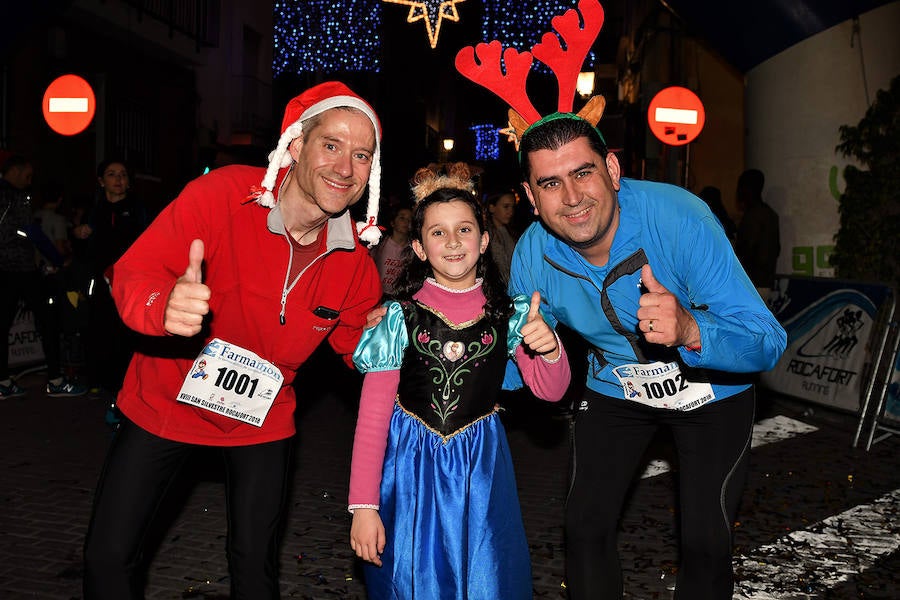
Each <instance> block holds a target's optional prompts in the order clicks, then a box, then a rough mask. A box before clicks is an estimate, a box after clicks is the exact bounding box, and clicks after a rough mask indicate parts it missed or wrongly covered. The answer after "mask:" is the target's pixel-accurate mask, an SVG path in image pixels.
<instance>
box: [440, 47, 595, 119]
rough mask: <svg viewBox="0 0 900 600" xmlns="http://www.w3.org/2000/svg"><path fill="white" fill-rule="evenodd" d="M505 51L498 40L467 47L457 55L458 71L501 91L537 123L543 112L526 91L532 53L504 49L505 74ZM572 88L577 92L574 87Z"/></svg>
mask: <svg viewBox="0 0 900 600" xmlns="http://www.w3.org/2000/svg"><path fill="white" fill-rule="evenodd" d="M501 50H502V45H501V44H500V42H498V41H497V40H494V41H493V42H491V43H489V44H485V43H480V44H478V45H476V46H475V47H474V48H473V47H472V46H466V47H465V48H462V49H461V50H460V51H459V52H458V53H457V54H456V70H457V71H459V72H460V73H461V74H462V75H464V76H465V77H467V78H469V79H471V80H472V81H474V82H475V83H477V84H478V85H480V86H482V87H484V88H487V89H488V90H490V91H492V92H494V93H495V94H497V95H498V96H499V97H500V98H501V99H502V100H504V101H505V102H506V103H507V104H509V105H510V107H512V109H513V110H515V111H516V112H517V113H519V114H520V115H522V117H523V118H525V119H526V120H527V121H528V122H529V123H534V122H535V121H537V120H539V119H540V118H541V114H540V113H539V112H538V111H537V109H536V108H534V106H533V105H532V104H531V100H529V99H528V96H527V94H526V93H525V80H526V79H527V78H528V72H529V71H530V70H531V62H532V58H531V52H518V51H517V50H516V49H515V48H507V49H506V50H504V51H503V64H505V65H506V73H504V72H503V65H501V62H500V51H501ZM476 57H477V61H476ZM582 60H584V59H583V57H582ZM579 67H580V65H579ZM576 77H577V74H576ZM572 89H573V91H574V87H573V88H572Z"/></svg>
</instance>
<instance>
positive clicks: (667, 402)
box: [613, 362, 716, 410]
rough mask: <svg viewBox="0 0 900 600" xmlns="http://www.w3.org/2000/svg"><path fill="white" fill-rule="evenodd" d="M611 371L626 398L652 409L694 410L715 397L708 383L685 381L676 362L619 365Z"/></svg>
mask: <svg viewBox="0 0 900 600" xmlns="http://www.w3.org/2000/svg"><path fill="white" fill-rule="evenodd" d="M613 374H614V375H615V376H616V377H617V378H618V379H619V382H620V383H621V384H622V392H623V394H624V398H625V399H626V400H631V401H633V402H640V403H641V404H646V405H647V406H652V407H654V408H668V409H671V410H694V409H695V408H699V407H701V406H703V405H704V404H706V403H707V402H710V401H712V400H714V399H715V397H716V396H715V394H714V393H713V389H712V386H711V385H710V384H708V383H703V382H693V381H688V380H687V379H686V378H685V376H684V373H682V372H681V368H680V367H679V366H678V363H676V362H670V363H664V362H654V363H648V364H632V365H622V366H620V367H616V368H615V369H613Z"/></svg>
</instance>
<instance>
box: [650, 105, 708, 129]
mask: <svg viewBox="0 0 900 600" xmlns="http://www.w3.org/2000/svg"><path fill="white" fill-rule="evenodd" d="M697 114H698V113H697V111H696V110H685V109H682V108H657V109H656V114H655V115H654V118H655V119H656V122H657V123H683V124H685V125H696V124H697Z"/></svg>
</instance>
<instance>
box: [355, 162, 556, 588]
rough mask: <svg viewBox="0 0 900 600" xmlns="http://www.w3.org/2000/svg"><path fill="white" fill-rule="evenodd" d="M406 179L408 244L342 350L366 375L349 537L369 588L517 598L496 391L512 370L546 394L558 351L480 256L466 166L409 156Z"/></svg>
mask: <svg viewBox="0 0 900 600" xmlns="http://www.w3.org/2000/svg"><path fill="white" fill-rule="evenodd" d="M415 182H416V185H415V187H414V190H413V191H414V194H415V196H416V198H417V199H418V203H417V204H416V207H415V211H414V215H413V223H412V231H411V237H412V250H413V252H414V253H415V257H414V258H413V259H412V261H411V262H410V263H408V266H407V268H406V270H405V271H404V272H403V274H402V275H401V278H400V280H399V281H398V282H397V284H398V285H397V287H398V289H397V298H398V300H397V301H393V302H389V303H387V304H386V306H387V314H386V315H385V316H384V318H383V319H382V320H381V321H380V323H379V324H378V325H377V326H376V327H374V328H372V329H368V330H366V331H365V332H364V333H363V338H362V339H361V340H360V343H359V346H358V347H357V349H356V352H355V353H354V362H355V363H356V365H357V367H358V368H359V369H360V370H361V371H363V372H364V373H366V375H365V379H364V382H363V389H362V394H361V400H360V410H359V417H358V419H357V427H356V436H355V439H354V444H353V458H352V466H351V474H350V497H349V509H350V511H351V512H352V513H353V523H352V526H351V531H350V544H351V547H352V548H353V550H354V551H355V552H356V554H357V556H359V557H360V558H362V559H364V560H366V561H368V562H370V563H372V564H370V565H366V590H367V594H368V597H369V599H370V600H387V599H391V600H401V599H406V598H485V599H487V598H491V599H506V600H524V599H526V598H531V597H532V581H531V568H530V557H529V554H528V544H527V541H526V538H525V530H524V527H523V525H522V516H521V513H520V511H519V502H518V497H517V494H516V484H515V474H514V473H513V465H512V459H511V457H510V454H509V446H508V445H507V441H506V434H505V431H504V428H503V424H502V423H501V421H500V418H499V414H498V412H497V411H498V407H497V400H498V394H499V392H500V389H501V386H502V387H506V388H510V387H519V386H520V385H521V381H522V378H524V380H525V382H526V383H528V385H529V386H530V387H531V388H532V389H533V390H534V392H535V393H536V394H537V395H538V396H539V397H541V398H543V399H545V400H549V401H553V402H555V401H557V400H559V399H560V398H561V397H562V395H563V393H564V392H565V390H566V387H567V385H568V383H569V367H568V362H567V360H566V356H565V353H564V352H563V349H562V346H561V345H560V344H559V340H558V338H557V337H556V336H555V334H554V332H553V330H551V329H550V328H549V327H548V326H547V324H546V323H545V322H544V320H543V318H542V317H541V314H540V311H539V307H540V300H541V299H540V296H539V295H538V294H533V295H530V297H529V296H520V297H517V298H515V299H514V300H513V301H512V302H510V298H509V297H508V296H507V295H506V293H505V291H504V289H503V287H502V286H500V285H499V282H498V281H497V278H496V273H495V271H494V269H493V266H494V265H493V262H492V261H490V260H485V258H484V254H485V251H486V250H487V248H488V246H489V240H490V236H489V234H488V233H487V232H486V231H485V230H484V229H483V223H484V221H483V215H482V206H481V204H480V203H479V202H478V201H477V200H476V198H475V196H474V194H473V185H472V183H471V181H470V179H469V177H468V170H466V169H462V170H459V169H455V170H453V171H451V173H450V174H448V175H443V176H436V175H435V173H434V172H433V171H431V170H429V169H421V170H420V171H419V173H417V177H416V179H415ZM511 359H514V361H515V363H513V362H511ZM520 371H521V378H520V375H519V373H520Z"/></svg>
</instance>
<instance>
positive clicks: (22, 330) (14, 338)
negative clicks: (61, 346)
mask: <svg viewBox="0 0 900 600" xmlns="http://www.w3.org/2000/svg"><path fill="white" fill-rule="evenodd" d="M6 347H7V349H8V351H7V354H8V356H9V367H10V369H16V368H18V367H28V366H32V365H36V364H40V363H41V362H43V361H44V351H43V349H42V348H41V336H40V334H39V333H38V332H37V327H35V325H34V315H32V313H31V311H27V310H25V305H24V304H22V303H21V302H19V310H18V312H17V313H16V320H15V321H13V324H12V327H11V328H10V330H9V341H8V343H7V345H6Z"/></svg>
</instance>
